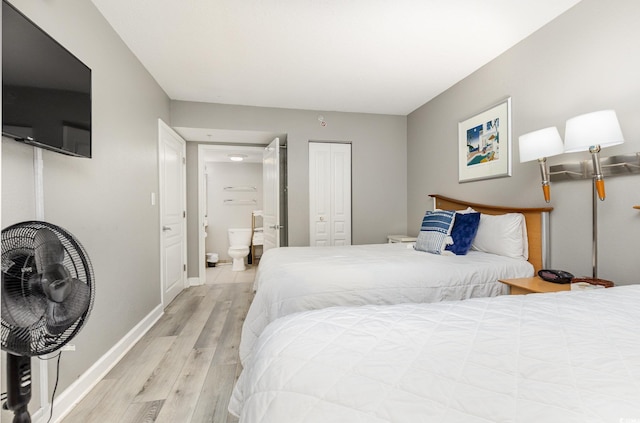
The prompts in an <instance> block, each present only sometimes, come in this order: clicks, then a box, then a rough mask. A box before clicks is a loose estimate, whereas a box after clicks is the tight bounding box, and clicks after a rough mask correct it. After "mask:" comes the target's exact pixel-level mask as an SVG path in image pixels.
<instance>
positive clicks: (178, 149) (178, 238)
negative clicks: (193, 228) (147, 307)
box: [159, 120, 187, 308]
mask: <svg viewBox="0 0 640 423" xmlns="http://www.w3.org/2000/svg"><path fill="white" fill-rule="evenodd" d="M159 134H160V135H159V169H160V230H161V233H160V251H161V260H160V264H161V266H162V267H161V270H160V277H161V281H162V304H163V306H164V307H165V308H166V307H167V306H168V305H169V304H170V303H171V301H173V299H174V298H175V297H176V296H177V295H178V294H179V293H180V292H181V291H182V290H183V289H184V288H185V286H186V280H187V268H186V263H187V260H186V259H187V254H186V251H187V249H186V245H187V243H186V174H185V167H186V166H185V156H186V155H185V150H186V147H185V146H186V143H185V141H184V140H183V139H182V138H181V137H180V135H178V134H177V133H176V132H175V131H173V130H172V129H171V128H170V127H169V126H167V124H165V123H164V122H163V121H161V120H159Z"/></svg>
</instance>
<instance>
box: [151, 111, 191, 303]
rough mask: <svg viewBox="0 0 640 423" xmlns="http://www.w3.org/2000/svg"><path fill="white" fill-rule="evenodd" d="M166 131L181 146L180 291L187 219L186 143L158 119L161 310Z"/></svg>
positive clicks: (163, 297) (185, 278) (163, 277)
mask: <svg viewBox="0 0 640 423" xmlns="http://www.w3.org/2000/svg"><path fill="white" fill-rule="evenodd" d="M163 131H166V132H169V133H171V134H172V135H174V136H175V137H176V138H177V139H178V140H180V142H181V144H182V160H183V161H182V172H181V173H182V198H181V202H182V204H181V206H182V210H183V211H184V215H183V219H182V263H183V264H184V266H185V268H184V269H183V272H182V285H183V287H182V289H185V288H186V287H187V286H188V284H187V270H186V263H187V239H188V238H187V219H186V210H187V170H186V157H187V154H186V153H187V143H186V141H185V140H184V139H183V138H182V137H181V136H180V135H179V134H178V133H177V132H176V131H174V130H173V128H171V127H170V126H169V125H168V124H167V123H165V122H164V121H163V120H162V119H158V188H159V191H158V193H159V195H158V216H159V225H158V233H159V234H160V302H161V304H162V308H163V309H165V308H166V307H167V306H168V305H169V304H165V292H164V285H165V275H164V270H163V269H164V266H165V262H164V247H165V245H164V244H165V241H164V236H163V230H162V225H163V222H162V219H163V213H164V208H163V201H164V199H163V198H162V193H163V192H164V182H165V181H164V175H163V174H162V168H163V167H162V154H161V151H162V148H163V145H162V144H163V141H162V132H163ZM154 201H155V194H152V202H154Z"/></svg>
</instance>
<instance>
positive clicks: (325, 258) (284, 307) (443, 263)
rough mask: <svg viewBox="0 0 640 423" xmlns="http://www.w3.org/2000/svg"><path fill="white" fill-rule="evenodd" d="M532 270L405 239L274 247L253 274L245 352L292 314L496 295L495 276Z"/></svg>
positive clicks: (242, 348)
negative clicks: (423, 247) (431, 250)
mask: <svg viewBox="0 0 640 423" xmlns="http://www.w3.org/2000/svg"><path fill="white" fill-rule="evenodd" d="M533 273H534V268H533V266H532V265H531V263H529V262H528V261H525V260H524V259H514V258H510V257H504V256H499V255H495V254H488V253H483V252H479V251H470V252H469V253H468V254H467V255H465V256H443V255H435V254H427V253H424V252H420V251H415V250H413V248H411V246H410V245H407V244H371V245H358V246H346V247H330V248H327V247H288V248H279V249H274V250H269V251H268V252H267V253H265V256H264V257H263V258H262V261H261V263H260V266H259V268H258V273H257V275H256V282H255V289H256V295H255V298H254V300H253V302H252V304H251V307H250V308H249V312H248V314H247V318H246V320H245V323H244V326H243V330H242V338H241V342H240V358H241V360H242V361H243V362H244V360H245V359H246V358H247V356H248V355H249V354H250V353H251V350H252V348H253V345H254V343H255V341H256V339H257V337H258V336H259V335H260V333H262V331H263V330H264V328H265V327H266V326H267V325H268V324H269V323H270V322H272V321H274V320H275V319H277V318H279V317H282V316H286V315H288V314H292V313H296V312H300V311H305V310H315V309H322V308H326V307H332V306H342V305H352V306H353V305H365V304H399V303H430V302H437V301H442V300H460V299H466V298H473V297H492V296H496V295H501V294H504V293H506V287H505V285H504V284H502V283H500V282H498V279H504V278H523V277H530V276H532V275H533ZM264 281H268V282H266V283H265V282H264Z"/></svg>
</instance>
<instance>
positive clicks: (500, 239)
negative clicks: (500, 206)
mask: <svg viewBox="0 0 640 423" xmlns="http://www.w3.org/2000/svg"><path fill="white" fill-rule="evenodd" d="M471 249H472V250H478V251H484V252H485V253H492V254H498V255H501V256H506V257H513V258H522V259H524V260H527V259H528V258H529V242H528V239H527V224H526V222H525V220H524V215H523V214H521V213H507V214H500V215H495V216H494V215H490V214H484V213H482V214H481V215H480V225H479V226H478V233H477V234H476V237H475V239H474V240H473V244H472V245H471Z"/></svg>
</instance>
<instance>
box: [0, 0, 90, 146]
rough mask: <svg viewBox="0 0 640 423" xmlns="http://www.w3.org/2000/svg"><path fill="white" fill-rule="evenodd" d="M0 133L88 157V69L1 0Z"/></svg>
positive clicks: (29, 142)
mask: <svg viewBox="0 0 640 423" xmlns="http://www.w3.org/2000/svg"><path fill="white" fill-rule="evenodd" d="M2 135H4V136H7V137H10V138H13V139H15V140H17V141H21V142H25V143H27V144H32V145H35V146H37V147H42V148H46V149H48V150H53V151H56V152H58V153H63V154H67V155H70V156H77V157H91V69H89V68H88V67H87V66H86V65H85V64H84V63H82V62H81V61H80V60H78V58H77V57H75V56H74V55H73V54H71V53H70V52H69V51H68V50H67V49H65V48H64V47H62V46H61V45H60V44H59V43H58V42H56V41H55V40H54V39H53V38H51V37H50V36H49V35H48V34H47V33H45V32H44V31H43V30H42V29H40V28H39V27H38V26H37V25H35V24H34V23H33V22H32V21H31V20H29V19H28V18H27V17H26V16H24V15H23V14H22V13H20V12H19V11H18V10H17V9H15V8H14V7H13V6H12V5H11V4H9V3H8V2H6V1H4V0H3V2H2Z"/></svg>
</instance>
